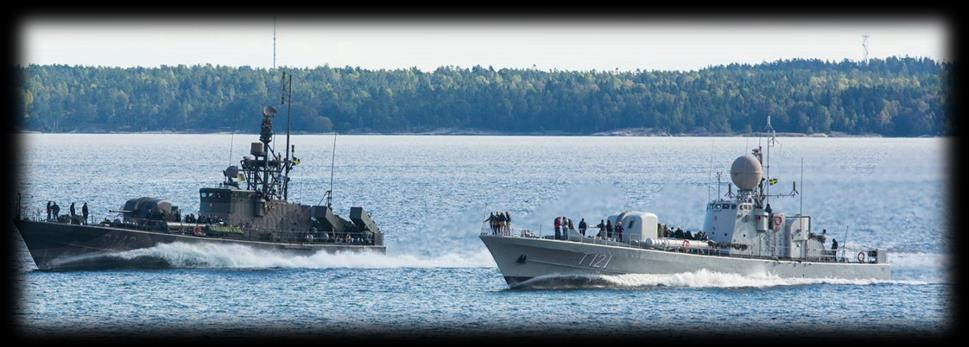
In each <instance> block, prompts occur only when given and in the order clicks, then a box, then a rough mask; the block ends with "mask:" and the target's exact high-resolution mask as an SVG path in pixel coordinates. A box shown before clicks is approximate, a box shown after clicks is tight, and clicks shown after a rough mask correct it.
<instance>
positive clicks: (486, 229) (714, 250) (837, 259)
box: [481, 222, 878, 264]
mask: <svg viewBox="0 0 969 347" xmlns="http://www.w3.org/2000/svg"><path fill="white" fill-rule="evenodd" d="M507 229H508V230H507V231H501V230H499V231H497V232H492V230H491V228H490V226H488V225H487V222H485V223H482V224H481V235H493V236H502V237H525V238H542V239H549V240H552V239H555V237H554V235H545V236H542V235H541V233H539V234H538V235H535V234H532V235H525V232H530V230H529V229H521V232H519V233H515V232H514V231H515V228H514V227H512V226H508V227H507ZM563 235H568V234H567V233H566V232H563ZM560 240H562V241H572V242H580V243H591V244H597V245H607V246H618V247H629V248H640V249H652V250H661V251H666V252H676V253H690V254H699V255H714V256H726V257H734V258H746V259H774V260H799V261H811V262H826V263H866V264H875V263H877V262H878V260H877V259H876V258H875V256H873V255H872V254H871V253H872V251H873V250H871V249H861V248H855V249H850V250H849V248H847V247H842V248H839V249H837V250H827V249H825V250H822V253H821V255H818V256H809V257H803V258H782V257H771V256H760V255H755V254H741V253H736V252H730V249H729V246H728V247H709V246H708V247H702V248H701V247H694V248H691V247H682V246H675V245H670V244H668V243H664V244H663V245H662V246H647V245H646V244H645V243H644V242H639V241H636V240H627V241H616V240H615V239H603V238H599V237H597V236H591V235H586V236H584V237H578V238H576V237H568V236H566V237H565V238H562V239H560ZM689 241H691V242H705V241H706V240H689ZM839 253H840V255H839ZM859 253H863V254H864V256H855V257H854V258H851V257H850V255H852V254H859Z"/></svg>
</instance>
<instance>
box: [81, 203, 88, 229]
mask: <svg viewBox="0 0 969 347" xmlns="http://www.w3.org/2000/svg"><path fill="white" fill-rule="evenodd" d="M81 216H82V217H84V224H87V216H88V210H87V202H86V201H85V202H84V205H83V206H81Z"/></svg>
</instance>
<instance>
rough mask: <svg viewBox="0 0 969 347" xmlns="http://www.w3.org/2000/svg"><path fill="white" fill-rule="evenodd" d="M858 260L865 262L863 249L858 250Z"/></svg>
mask: <svg viewBox="0 0 969 347" xmlns="http://www.w3.org/2000/svg"><path fill="white" fill-rule="evenodd" d="M858 262H859V263H864V262H865V251H861V252H858Z"/></svg>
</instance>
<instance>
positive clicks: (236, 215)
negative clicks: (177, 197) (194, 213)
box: [199, 186, 257, 224]
mask: <svg viewBox="0 0 969 347" xmlns="http://www.w3.org/2000/svg"><path fill="white" fill-rule="evenodd" d="M199 198H200V204H199V214H200V215H202V216H210V217H217V218H222V219H223V220H225V221H227V222H229V223H231V224H236V223H238V222H239V221H237V220H236V219H239V220H240V221H241V219H243V216H251V215H252V214H253V202H254V201H256V200H257V195H256V192H255V191H252V190H244V189H238V188H234V187H231V186H230V187H227V188H202V189H199Z"/></svg>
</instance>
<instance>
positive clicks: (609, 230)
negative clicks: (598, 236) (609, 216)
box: [606, 220, 612, 239]
mask: <svg viewBox="0 0 969 347" xmlns="http://www.w3.org/2000/svg"><path fill="white" fill-rule="evenodd" d="M611 238H612V220H607V221H606V239H611Z"/></svg>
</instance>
